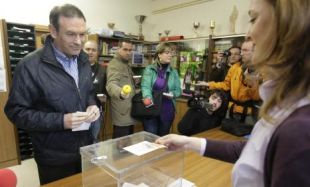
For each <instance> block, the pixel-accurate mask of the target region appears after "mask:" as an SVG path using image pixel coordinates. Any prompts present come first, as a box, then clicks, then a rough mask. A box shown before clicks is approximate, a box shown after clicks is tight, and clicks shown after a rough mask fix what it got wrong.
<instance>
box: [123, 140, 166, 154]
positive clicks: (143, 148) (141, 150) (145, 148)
mask: <svg viewBox="0 0 310 187" xmlns="http://www.w3.org/2000/svg"><path fill="white" fill-rule="evenodd" d="M164 147H166V146H164V145H160V144H156V143H151V142H148V141H143V142H140V143H137V144H133V145H130V146H127V147H124V148H123V149H125V150H126V151H128V152H131V153H132V154H134V155H137V156H141V155H144V154H146V153H149V152H151V151H154V150H156V149H160V148H164Z"/></svg>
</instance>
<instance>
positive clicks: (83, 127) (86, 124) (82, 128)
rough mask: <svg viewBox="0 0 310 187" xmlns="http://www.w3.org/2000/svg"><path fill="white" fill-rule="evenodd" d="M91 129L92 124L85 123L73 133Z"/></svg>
mask: <svg viewBox="0 0 310 187" xmlns="http://www.w3.org/2000/svg"><path fill="white" fill-rule="evenodd" d="M89 127H90V123H86V122H83V123H82V124H81V125H80V126H79V127H77V128H74V129H72V131H86V130H88V129H89Z"/></svg>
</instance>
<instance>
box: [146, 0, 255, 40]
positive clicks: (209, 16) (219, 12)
mask: <svg viewBox="0 0 310 187" xmlns="http://www.w3.org/2000/svg"><path fill="white" fill-rule="evenodd" d="M184 2H190V0H187V1H186V0H169V3H168V1H167V0H156V1H152V8H153V9H152V11H156V10H161V9H163V8H166V7H170V6H172V5H176V4H180V3H184ZM191 2H193V0H191ZM249 3H250V0H213V1H209V2H204V3H201V4H197V5H193V6H189V7H184V8H181V9H176V10H172V11H169V12H165V13H160V14H154V15H153V16H152V17H151V18H150V20H149V21H150V22H152V23H158V24H154V25H153V27H152V28H151V29H150V31H151V36H153V39H155V40H156V39H158V33H163V32H164V30H170V34H169V35H183V36H185V37H187V38H191V37H194V36H195V33H194V29H193V22H200V25H201V26H200V27H201V28H200V29H199V30H198V33H199V34H200V36H208V35H209V34H210V29H209V26H210V21H211V20H214V21H215V23H216V27H215V32H214V33H215V35H227V34H231V33H230V31H229V30H230V29H229V16H230V15H231V13H232V10H233V7H234V5H236V7H237V10H238V12H239V15H238V18H237V22H236V33H237V34H240V33H246V31H247V27H248V20H249V19H248V15H247V12H248V7H249ZM163 35H164V34H163Z"/></svg>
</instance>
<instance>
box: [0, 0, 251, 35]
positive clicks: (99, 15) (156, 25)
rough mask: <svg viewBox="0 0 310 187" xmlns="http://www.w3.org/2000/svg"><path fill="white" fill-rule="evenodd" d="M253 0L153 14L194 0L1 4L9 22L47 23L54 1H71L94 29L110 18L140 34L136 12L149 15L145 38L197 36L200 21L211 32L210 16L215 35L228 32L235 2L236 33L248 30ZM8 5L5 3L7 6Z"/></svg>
mask: <svg viewBox="0 0 310 187" xmlns="http://www.w3.org/2000/svg"><path fill="white" fill-rule="evenodd" d="M249 1H250V0H213V1H209V2H205V3H201V4H198V5H194V6H190V7H185V8H181V9H176V10H172V11H169V12H166V13H160V14H153V13H152V12H153V11H155V10H160V9H162V8H166V7H169V6H172V5H176V4H180V3H185V2H193V0H169V1H168V0H67V1H64V0H45V1H42V0H27V1H22V0H9V1H6V3H5V4H3V5H2V6H0V18H1V19H5V20H6V21H8V22H16V23H25V24H30V23H32V24H42V25H48V16H49V12H50V10H51V9H52V7H54V6H55V5H60V4H63V3H71V4H74V5H76V6H78V7H79V8H80V9H81V10H82V11H83V12H84V14H85V17H86V19H87V25H88V27H89V28H91V29H100V28H102V27H103V28H107V23H108V22H114V23H115V29H116V30H121V31H125V32H126V33H132V34H137V33H138V23H137V22H136V20H135V18H134V16H135V15H140V14H143V15H146V16H147V18H146V20H145V22H144V23H143V34H144V35H145V39H146V40H158V33H159V32H160V33H163V31H164V30H171V32H170V35H184V36H185V37H187V38H191V37H194V31H193V27H192V24H193V22H195V21H198V22H200V24H201V28H200V30H199V31H198V32H199V34H200V35H201V36H208V35H209V31H210V30H209V24H210V20H211V19H212V20H215V22H216V29H215V34H216V35H226V34H230V33H229V16H230V14H231V12H232V9H233V6H234V5H236V6H237V9H238V11H239V16H238V19H237V23H236V33H245V32H246V30H247V23H248V16H247V9H248V6H249ZM4 5H5V6H4Z"/></svg>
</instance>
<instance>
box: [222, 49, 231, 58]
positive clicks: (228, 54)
mask: <svg viewBox="0 0 310 187" xmlns="http://www.w3.org/2000/svg"><path fill="white" fill-rule="evenodd" d="M230 55H231V52H230V51H229V50H225V51H224V52H223V56H224V57H229V56H230Z"/></svg>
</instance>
